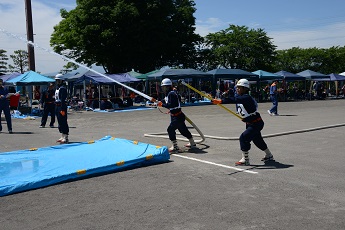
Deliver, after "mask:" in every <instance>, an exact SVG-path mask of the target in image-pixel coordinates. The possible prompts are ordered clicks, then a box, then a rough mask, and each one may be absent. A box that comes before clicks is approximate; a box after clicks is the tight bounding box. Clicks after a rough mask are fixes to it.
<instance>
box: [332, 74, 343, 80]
mask: <svg viewBox="0 0 345 230" xmlns="http://www.w3.org/2000/svg"><path fill="white" fill-rule="evenodd" d="M329 77H330V81H345V76H343V75H340V74H336V73H331V74H330V75H329Z"/></svg>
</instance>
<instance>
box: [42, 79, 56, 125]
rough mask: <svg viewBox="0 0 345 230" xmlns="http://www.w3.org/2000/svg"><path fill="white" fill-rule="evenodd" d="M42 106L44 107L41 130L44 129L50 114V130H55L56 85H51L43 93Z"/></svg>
mask: <svg viewBox="0 0 345 230" xmlns="http://www.w3.org/2000/svg"><path fill="white" fill-rule="evenodd" d="M40 104H41V105H42V107H43V116H42V119H41V125H40V128H44V127H45V125H46V123H47V119H48V115H49V114H50V125H49V127H50V128H54V123H55V90H54V83H49V86H48V88H47V89H46V90H45V91H43V92H42V94H41V100H40Z"/></svg>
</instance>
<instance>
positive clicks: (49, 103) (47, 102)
mask: <svg viewBox="0 0 345 230" xmlns="http://www.w3.org/2000/svg"><path fill="white" fill-rule="evenodd" d="M44 103H46V104H52V103H54V101H50V102H44Z"/></svg>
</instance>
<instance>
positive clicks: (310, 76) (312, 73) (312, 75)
mask: <svg viewBox="0 0 345 230" xmlns="http://www.w3.org/2000/svg"><path fill="white" fill-rule="evenodd" d="M297 75H300V76H303V77H306V80H313V79H318V78H326V77H327V75H326V74H322V73H319V72H315V71H312V70H309V69H307V70H304V71H302V72H299V73H297Z"/></svg>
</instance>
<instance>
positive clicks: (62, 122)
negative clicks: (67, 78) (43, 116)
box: [55, 74, 69, 144]
mask: <svg viewBox="0 0 345 230" xmlns="http://www.w3.org/2000/svg"><path fill="white" fill-rule="evenodd" d="M55 80H56V86H57V87H56V90H55V106H56V108H55V114H56V118H57V121H58V123H59V126H58V128H59V132H60V133H61V138H60V139H58V140H57V142H60V143H61V144H67V143H68V142H69V140H68V135H69V127H68V123H67V89H66V87H65V85H64V78H63V75H62V74H57V75H56V76H55Z"/></svg>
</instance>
